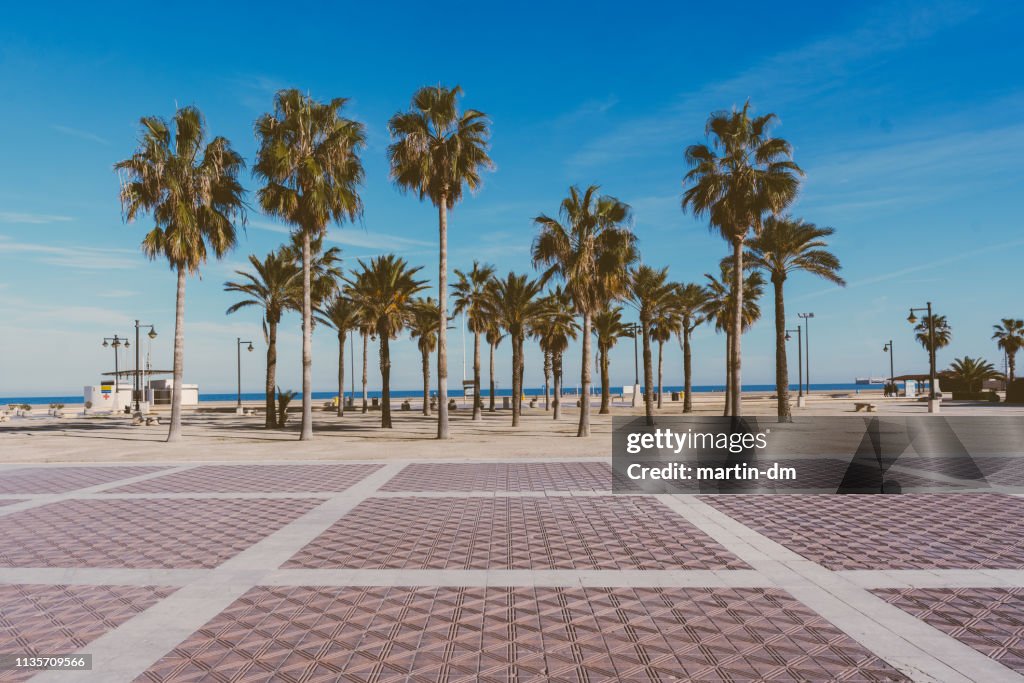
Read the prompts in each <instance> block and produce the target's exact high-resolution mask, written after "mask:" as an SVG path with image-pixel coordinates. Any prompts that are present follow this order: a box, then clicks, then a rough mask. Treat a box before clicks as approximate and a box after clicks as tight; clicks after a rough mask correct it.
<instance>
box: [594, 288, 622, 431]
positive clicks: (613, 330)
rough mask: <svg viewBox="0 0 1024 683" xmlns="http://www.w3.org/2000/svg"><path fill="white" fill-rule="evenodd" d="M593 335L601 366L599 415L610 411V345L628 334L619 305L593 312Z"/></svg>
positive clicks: (613, 344)
mask: <svg viewBox="0 0 1024 683" xmlns="http://www.w3.org/2000/svg"><path fill="white" fill-rule="evenodd" d="M593 328H594V337H595V338H596V339H597V355H598V365H599V366H600V368H601V409H600V410H599V411H598V414H599V415H607V414H608V413H610V412H611V401H612V392H611V378H610V377H609V375H608V364H609V361H610V358H609V355H610V352H611V350H612V347H613V346H615V344H616V343H617V342H618V341H619V340H620V339H622V338H623V337H628V336H629V328H627V327H626V325H625V323H623V322H622V307H621V306H611V305H609V306H606V307H605V308H603V309H601V310H600V311H598V312H597V313H596V314H594V322H593Z"/></svg>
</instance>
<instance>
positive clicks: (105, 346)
mask: <svg viewBox="0 0 1024 683" xmlns="http://www.w3.org/2000/svg"><path fill="white" fill-rule="evenodd" d="M108 346H110V344H108V343H107V340H106V339H104V340H103V348H107V347H108Z"/></svg>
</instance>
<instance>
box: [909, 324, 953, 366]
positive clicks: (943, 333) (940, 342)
mask: <svg viewBox="0 0 1024 683" xmlns="http://www.w3.org/2000/svg"><path fill="white" fill-rule="evenodd" d="M929 326H932V327H933V329H934V331H935V348H934V349H933V348H931V345H930V342H929V336H928V329H929ZM914 338H915V339H917V342H918V343H919V344H920V345H921V346H923V347H924V350H925V351H927V352H928V361H929V363H931V361H932V360H933V358H934V356H935V354H936V351H938V350H939V349H944V348H946V347H947V346H949V345H950V343H951V342H952V341H953V328H952V327H950V326H949V321H947V320H946V316H944V315H934V314H933V315H925V316H923V317H922V318H921V319H920V320H919V321H918V323H917V325H915V326H914Z"/></svg>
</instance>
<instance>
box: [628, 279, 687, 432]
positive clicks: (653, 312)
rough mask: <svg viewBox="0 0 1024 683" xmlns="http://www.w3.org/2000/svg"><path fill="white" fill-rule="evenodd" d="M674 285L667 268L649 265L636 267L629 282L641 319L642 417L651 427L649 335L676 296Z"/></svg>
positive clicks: (651, 395) (651, 379)
mask: <svg viewBox="0 0 1024 683" xmlns="http://www.w3.org/2000/svg"><path fill="white" fill-rule="evenodd" d="M676 289H677V285H676V284H675V283H673V282H669V281H668V268H662V269H661V270H657V269H655V268H652V267H650V266H648V265H640V266H637V267H636V268H635V269H634V270H633V272H632V274H631V276H630V280H629V301H630V303H632V304H633V306H634V307H635V308H636V310H637V313H638V314H639V316H640V331H641V334H642V343H643V358H644V415H645V416H646V418H647V420H646V422H647V424H648V425H653V424H654V368H653V365H654V364H653V360H652V358H651V335H652V332H653V329H652V328H653V327H654V324H655V321H657V319H658V316H659V315H660V314H661V313H662V312H663V311H664V310H665V307H666V306H668V305H669V304H670V303H671V301H672V299H673V297H674V296H675V293H676Z"/></svg>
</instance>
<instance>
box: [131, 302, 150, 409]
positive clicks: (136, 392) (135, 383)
mask: <svg viewBox="0 0 1024 683" xmlns="http://www.w3.org/2000/svg"><path fill="white" fill-rule="evenodd" d="M143 327H148V328H149V334H148V336H149V338H150V339H156V328H155V327H154V326H153V325H150V324H148V323H141V324H140V323H139V321H138V320H136V321H135V377H134V378H133V379H132V398H133V399H135V412H137V413H138V412H141V405H140V401H141V400H142V370H141V368H140V360H139V353H140V352H141V348H142V345H141V344H140V343H139V330H140V329H141V328H143Z"/></svg>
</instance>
